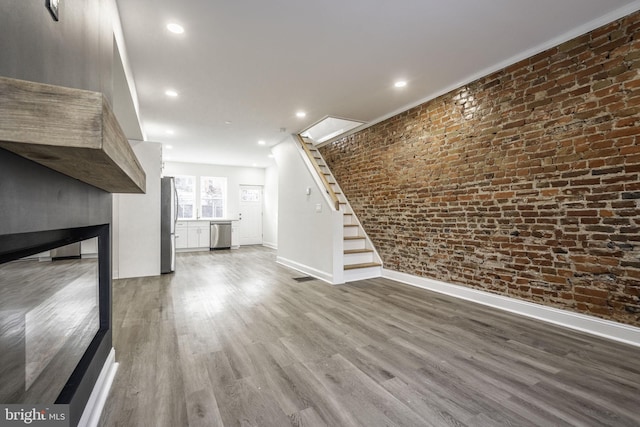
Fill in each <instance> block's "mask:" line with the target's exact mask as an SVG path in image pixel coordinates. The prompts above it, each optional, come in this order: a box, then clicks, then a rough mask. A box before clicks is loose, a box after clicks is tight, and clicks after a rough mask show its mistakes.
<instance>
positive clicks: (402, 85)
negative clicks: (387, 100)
mask: <svg viewBox="0 0 640 427" xmlns="http://www.w3.org/2000/svg"><path fill="white" fill-rule="evenodd" d="M393 85H394V86H395V87H405V86H406V85H407V82H406V81H404V80H398V81H397V82H395V83H394V84H393Z"/></svg>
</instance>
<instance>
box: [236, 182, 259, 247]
mask: <svg viewBox="0 0 640 427" xmlns="http://www.w3.org/2000/svg"><path fill="white" fill-rule="evenodd" d="M238 219H239V220H240V221H239V223H238V225H239V228H240V230H239V231H240V245H261V244H262V187H261V186H256V185H241V186H240V214H239V215H238Z"/></svg>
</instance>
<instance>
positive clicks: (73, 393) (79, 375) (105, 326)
mask: <svg viewBox="0 0 640 427" xmlns="http://www.w3.org/2000/svg"><path fill="white" fill-rule="evenodd" d="M109 228H110V226H109V224H102V225H96V226H88V227H77V228H69V229H60V230H48V231H39V232H29V233H15V234H5V235H2V236H0V264H4V263H6V262H10V261H15V260H18V259H20V258H24V257H28V256H31V255H34V254H38V253H41V252H44V251H48V250H51V249H54V248H58V247H61V246H64V245H67V244H70V243H75V242H80V241H83V240H87V239H91V238H94V237H97V238H98V309H99V328H98V332H97V333H96V335H95V336H94V337H93V339H92V340H91V342H90V344H89V346H88V347H87V348H86V350H85V351H84V354H83V355H82V357H81V359H80V362H79V363H78V364H77V366H76V367H75V369H74V371H73V373H72V374H71V376H70V377H69V378H68V380H67V382H66V384H65V385H64V387H63V389H62V391H61V392H60V394H59V395H58V397H57V399H56V401H55V402H52V403H56V404H67V405H69V417H70V421H71V425H76V424H77V422H78V421H79V420H80V417H81V416H82V413H83V411H84V409H85V406H86V404H87V401H88V399H89V396H90V394H91V392H92V390H93V387H94V385H95V383H96V380H97V378H98V376H99V374H100V372H101V370H102V367H103V364H104V361H105V360H106V359H107V356H108V355H109V352H110V351H111V346H112V340H111V286H110V275H111V267H110V266H111V261H110V253H111V248H110V244H109V235H110V229H109ZM3 403H4V402H3ZM23 403H46V402H23Z"/></svg>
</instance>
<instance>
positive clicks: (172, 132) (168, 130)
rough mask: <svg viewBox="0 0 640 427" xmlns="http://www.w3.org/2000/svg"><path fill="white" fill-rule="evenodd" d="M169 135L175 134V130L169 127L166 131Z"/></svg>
mask: <svg viewBox="0 0 640 427" xmlns="http://www.w3.org/2000/svg"><path fill="white" fill-rule="evenodd" d="M164 133H166V134H167V135H173V134H174V133H175V132H174V131H173V130H172V129H167V130H165V131H164Z"/></svg>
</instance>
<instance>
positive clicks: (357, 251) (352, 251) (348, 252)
mask: <svg viewBox="0 0 640 427" xmlns="http://www.w3.org/2000/svg"><path fill="white" fill-rule="evenodd" d="M372 252H373V249H345V251H344V254H345V255H351V254H368V253H372Z"/></svg>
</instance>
